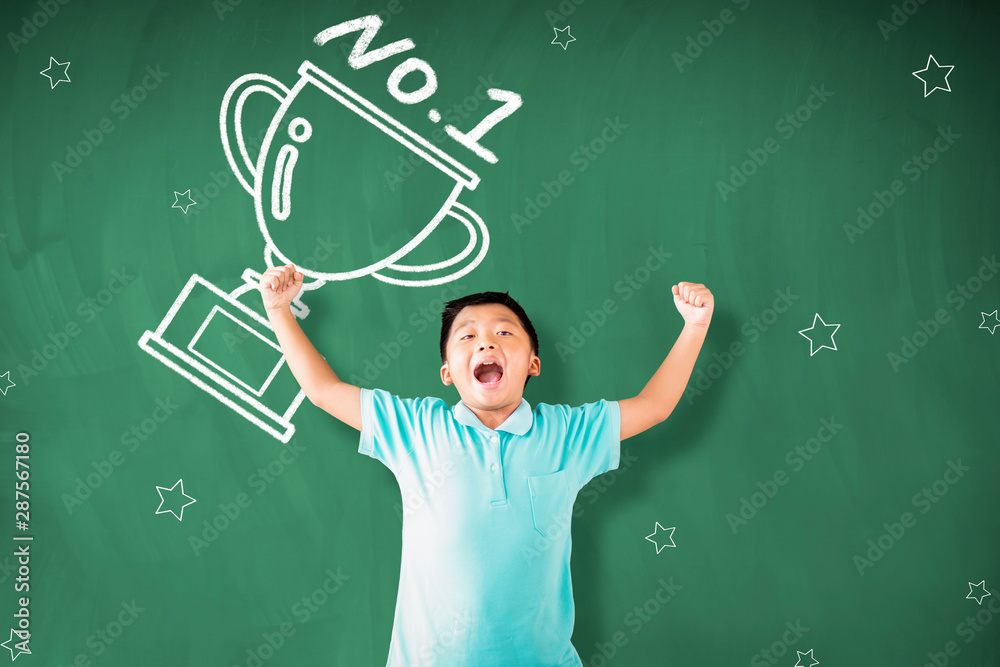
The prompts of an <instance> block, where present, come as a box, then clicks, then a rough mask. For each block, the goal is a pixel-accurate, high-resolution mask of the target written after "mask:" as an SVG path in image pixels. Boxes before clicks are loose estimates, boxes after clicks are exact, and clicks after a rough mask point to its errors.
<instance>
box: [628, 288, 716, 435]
mask: <svg viewBox="0 0 1000 667" xmlns="http://www.w3.org/2000/svg"><path fill="white" fill-rule="evenodd" d="M672 291H673V294H674V305H675V306H677V310H678V311H679V312H680V314H681V316H682V317H684V329H683V330H682V331H681V333H680V335H679V336H678V337H677V342H675V343H674V346H673V347H672V348H671V349H670V353H669V354H668V355H667V358H666V359H664V360H663V363H662V364H660V367H659V368H658V369H657V371H656V373H655V374H654V375H653V377H652V378H650V380H649V382H647V383H646V386H645V387H643V388H642V391H640V392H639V394H638V395H637V396H635V397H633V398H627V399H624V400H620V401H618V407H619V409H620V412H621V440H624V439H626V438H631V437H632V436H633V435H638V434H640V433H642V432H643V431H645V430H646V429H648V428H650V427H653V426H656V425H657V424H659V423H660V422H662V421H663V420H665V419H666V418H667V417H669V416H670V413H671V412H673V410H674V407H675V406H676V405H677V402H678V401H680V400H681V396H683V394H684V388H685V387H687V383H688V379H690V377H691V371H693V370H694V362H695V360H696V359H697V358H698V352H700V351H701V345H702V343H704V342H705V335H706V334H707V333H708V325H709V323H710V322H711V321H712V310H713V309H714V307H715V301H714V299H713V297H712V293H711V292H709V291H708V288H707V287H705V286H704V285H702V284H700V283H684V282H682V283H678V284H677V285H674V286H673V288H672Z"/></svg>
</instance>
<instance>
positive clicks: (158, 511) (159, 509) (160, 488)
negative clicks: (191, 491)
mask: <svg viewBox="0 0 1000 667" xmlns="http://www.w3.org/2000/svg"><path fill="white" fill-rule="evenodd" d="M178 484H180V485H181V496H183V497H184V498H191V496H189V495H188V494H186V493H184V480H183V479H179V480H177V481H176V482H175V483H174V485H173V486H171V487H170V488H169V489H168V488H167V487H165V486H158V487H156V491H157V493H159V494H160V506H159V507H157V508H156V512H155V514H166V513H167V512H170V513H171V514H173V515H174V516H176V517H177V520H178V521H183V520H184V508H185V507H187V506H188V505H190V504H191V503H194V502H198V501H196V500H195V499H194V498H191V502H189V503H184V504H183V505H181V513H180V516H178V515H177V512H175V511H173V510H172V509H169V508H168V509H163V503H165V502H166V499H164V497H163V492H164V491H173V490H174V489H176V488H177V485H178Z"/></svg>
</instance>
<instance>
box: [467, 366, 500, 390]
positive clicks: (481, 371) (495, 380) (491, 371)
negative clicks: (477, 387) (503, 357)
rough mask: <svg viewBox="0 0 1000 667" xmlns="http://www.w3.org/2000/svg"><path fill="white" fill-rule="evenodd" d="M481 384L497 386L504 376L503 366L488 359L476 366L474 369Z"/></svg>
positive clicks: (474, 373)
mask: <svg viewBox="0 0 1000 667" xmlns="http://www.w3.org/2000/svg"><path fill="white" fill-rule="evenodd" d="M473 375H475V376H476V380H477V381H478V382H479V384H481V385H483V386H485V387H496V386H498V385H499V384H500V380H501V379H502V378H503V366H501V365H500V364H498V363H497V362H495V361H488V362H486V363H483V364H479V365H478V366H476V369H475V370H474V371H473Z"/></svg>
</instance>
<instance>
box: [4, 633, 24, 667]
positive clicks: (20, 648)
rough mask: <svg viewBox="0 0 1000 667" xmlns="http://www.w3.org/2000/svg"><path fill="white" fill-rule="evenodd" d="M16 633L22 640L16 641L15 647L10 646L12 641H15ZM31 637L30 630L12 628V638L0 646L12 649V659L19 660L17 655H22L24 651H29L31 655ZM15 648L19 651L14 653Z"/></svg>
mask: <svg viewBox="0 0 1000 667" xmlns="http://www.w3.org/2000/svg"><path fill="white" fill-rule="evenodd" d="M15 634H16V635H17V637H18V639H20V640H21V641H20V642H17V643H14V644H13V647H11V646H9V644H11V642H14V635H15ZM29 639H31V633H30V632H28V631H27V630H11V631H10V639H8V640H7V641H5V642H3V643H2V644H0V646H3V647H4V648H5V649H7V650H8V651H10V659H11V660H17V656H19V655H21V654H22V653H27V654H28V655H31V650H30V649H29V648H28V640H29ZM14 649H17V653H14Z"/></svg>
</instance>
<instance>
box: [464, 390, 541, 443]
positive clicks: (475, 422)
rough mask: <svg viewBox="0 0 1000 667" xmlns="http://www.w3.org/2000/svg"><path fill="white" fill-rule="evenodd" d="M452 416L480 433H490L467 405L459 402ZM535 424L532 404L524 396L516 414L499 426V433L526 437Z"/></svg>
mask: <svg viewBox="0 0 1000 667" xmlns="http://www.w3.org/2000/svg"><path fill="white" fill-rule="evenodd" d="M452 414H454V416H455V419H457V420H458V421H459V422H460V423H462V424H464V425H465V426H471V427H472V428H475V429H479V430H480V431H490V430H491V429H489V428H487V427H486V426H485V425H484V424H483V422H481V421H480V420H479V417H477V416H476V413H475V412H473V411H472V410H470V409H469V408H468V406H467V405H465V403H463V402H462V401H459V402H458V403H456V404H455V405H454V407H453V408H452ZM533 422H534V415H533V414H532V412H531V404H530V403H528V401H527V400H526V399H525V398H524V397H523V396H522V397H521V404H520V405H518V406H517V408H515V410H514V412H512V413H510V416H508V417H507V419H506V420H504V423H502V424H500V425H499V426H497V428H496V430H497V431H507V432H508V433H513V434H514V435H524V434H525V433H527V432H528V430H529V429H530V428H531V425H532V423H533Z"/></svg>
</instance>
